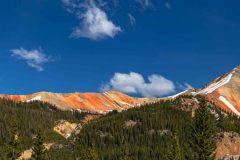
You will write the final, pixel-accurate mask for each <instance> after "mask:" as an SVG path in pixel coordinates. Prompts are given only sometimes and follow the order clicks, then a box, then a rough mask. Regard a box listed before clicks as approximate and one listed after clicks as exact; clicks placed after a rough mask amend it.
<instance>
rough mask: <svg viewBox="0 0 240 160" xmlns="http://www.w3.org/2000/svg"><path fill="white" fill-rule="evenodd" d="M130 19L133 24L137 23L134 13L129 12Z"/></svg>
mask: <svg viewBox="0 0 240 160" xmlns="http://www.w3.org/2000/svg"><path fill="white" fill-rule="evenodd" d="M128 19H129V22H130V24H131V25H132V26H135V24H136V18H135V17H134V16H133V15H132V14H130V13H128Z"/></svg>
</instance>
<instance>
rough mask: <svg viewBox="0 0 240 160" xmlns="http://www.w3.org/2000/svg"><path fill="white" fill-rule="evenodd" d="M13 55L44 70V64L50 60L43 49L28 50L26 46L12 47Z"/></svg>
mask: <svg viewBox="0 0 240 160" xmlns="http://www.w3.org/2000/svg"><path fill="white" fill-rule="evenodd" d="M10 51H11V52H12V56H13V57H16V58H17V59H22V60H25V61H26V63H27V64H28V65H29V66H30V67H33V68H35V69H37V70H38V71H43V70H44V69H43V66H42V65H43V64H44V63H46V62H48V61H49V60H50V57H48V56H47V55H46V54H44V53H43V52H42V51H41V50H37V49H33V50H26V49H24V48H19V49H12V50H10Z"/></svg>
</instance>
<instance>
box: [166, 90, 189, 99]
mask: <svg viewBox="0 0 240 160" xmlns="http://www.w3.org/2000/svg"><path fill="white" fill-rule="evenodd" d="M187 91H188V90H185V91H182V92H180V93H178V94H175V95H173V96H168V97H166V98H176V97H178V96H180V95H182V94H184V93H186V92H187Z"/></svg>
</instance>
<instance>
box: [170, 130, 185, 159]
mask: <svg viewBox="0 0 240 160" xmlns="http://www.w3.org/2000/svg"><path fill="white" fill-rule="evenodd" d="M172 137H173V143H171V145H170V147H169V148H168V150H167V157H166V159H167V160H173V159H174V160H182V159H183V158H182V149H181V146H180V142H179V136H178V132H174V134H173V136H172Z"/></svg>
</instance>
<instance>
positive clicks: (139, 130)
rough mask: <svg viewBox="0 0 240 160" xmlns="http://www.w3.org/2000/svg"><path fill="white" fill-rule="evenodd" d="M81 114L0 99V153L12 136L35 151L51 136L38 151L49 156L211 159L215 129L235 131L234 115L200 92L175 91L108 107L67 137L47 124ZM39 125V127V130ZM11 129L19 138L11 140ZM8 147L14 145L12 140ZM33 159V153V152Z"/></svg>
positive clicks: (238, 128)
mask: <svg viewBox="0 0 240 160" xmlns="http://www.w3.org/2000/svg"><path fill="white" fill-rule="evenodd" d="M186 99H190V100H191V99H192V100H194V101H196V102H197V103H198V104H199V108H198V109H197V110H195V111H194V114H193V112H192V110H193V108H191V107H192V106H191V105H192V104H190V103H189V106H183V101H185V100H186ZM187 104H188V103H187ZM184 105H185V104H184ZM189 108H190V109H189ZM193 115H194V116H193ZM83 116H84V114H80V113H77V112H63V111H59V110H57V109H56V108H55V107H54V106H52V105H50V104H47V103H42V102H31V103H14V102H12V101H7V100H0V121H1V123H0V134H1V136H0V142H1V144H0V145H1V146H2V149H1V150H2V153H6V150H4V149H6V146H9V144H11V143H12V142H17V143H12V144H15V145H18V144H19V145H18V146H19V148H20V150H21V151H22V150H23V149H29V148H30V147H33V146H34V147H35V148H37V147H38V149H35V151H38V150H39V149H41V148H42V144H43V142H55V144H56V145H54V146H53V147H52V148H51V149H50V150H49V151H48V152H47V153H46V152H45V151H44V149H43V148H42V150H41V151H40V152H43V154H42V155H44V156H45V155H46V154H47V156H46V157H48V159H53V160H65V159H69V160H71V159H72V160H75V159H80V160H138V159H139V160H149V159H151V160H213V159H215V152H214V151H215V148H216V134H218V133H220V132H224V131H234V132H237V133H240V119H239V118H238V117H237V116H235V115H232V114H230V113H226V112H224V111H223V110H221V109H219V108H218V107H216V106H215V105H213V104H212V103H210V102H208V101H207V100H205V98H204V97H201V96H197V97H192V96H181V97H179V98H177V99H176V100H173V101H171V100H167V101H161V102H158V103H154V104H146V105H143V106H141V107H138V108H132V109H129V110H126V111H123V112H121V113H118V112H116V111H113V112H111V113H109V114H107V115H105V116H102V117H100V118H98V119H96V120H94V121H92V122H90V123H88V124H86V125H84V126H83V128H82V129H81V132H80V134H79V135H77V137H74V136H73V137H70V139H68V140H65V139H63V138H62V137H61V136H60V135H58V134H57V133H55V132H54V131H53V130H52V129H53V127H54V125H55V123H56V122H57V121H58V120H61V119H65V120H68V121H72V122H80V120H81V119H82V118H83ZM12 122H16V123H12ZM10 124H15V125H10ZM14 126H15V127H14ZM39 127H40V128H42V129H43V130H42V132H41V134H39V132H38V128H39ZM16 130H17V133H18V137H19V139H18V141H13V139H14V136H13V135H16V132H15V131H16ZM5 134H6V135H5ZM36 135H38V136H37V137H38V138H37V139H36V138H34V137H35V136H36ZM43 137H44V139H43ZM6 144H7V145H6ZM37 144H39V145H37ZM10 146H11V145H10ZM10 148H11V147H10ZM12 149H13V150H14V151H15V149H16V150H19V149H18V147H14V146H13V147H12ZM33 158H34V157H33ZM35 159H38V158H36V156H35Z"/></svg>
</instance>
